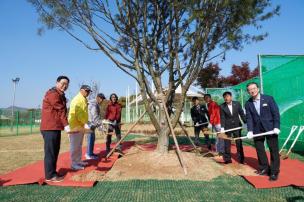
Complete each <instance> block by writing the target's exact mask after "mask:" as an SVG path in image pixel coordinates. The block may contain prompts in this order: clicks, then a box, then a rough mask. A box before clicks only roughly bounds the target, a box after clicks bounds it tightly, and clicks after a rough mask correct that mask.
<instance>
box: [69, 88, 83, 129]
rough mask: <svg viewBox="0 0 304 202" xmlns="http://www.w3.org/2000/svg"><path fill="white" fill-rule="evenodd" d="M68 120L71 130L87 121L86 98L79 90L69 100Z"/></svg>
mask: <svg viewBox="0 0 304 202" xmlns="http://www.w3.org/2000/svg"><path fill="white" fill-rule="evenodd" d="M68 120H69V124H70V129H71V130H73V129H75V128H79V127H81V128H83V127H84V124H86V123H88V100H87V98H85V97H84V96H83V95H82V94H81V93H80V92H79V93H78V94H77V95H76V96H75V97H74V98H73V100H72V101H71V104H70V111H69V118H68Z"/></svg>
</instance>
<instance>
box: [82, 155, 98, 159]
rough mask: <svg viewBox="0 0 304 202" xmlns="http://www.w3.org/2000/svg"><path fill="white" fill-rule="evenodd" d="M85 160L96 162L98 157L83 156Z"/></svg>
mask: <svg viewBox="0 0 304 202" xmlns="http://www.w3.org/2000/svg"><path fill="white" fill-rule="evenodd" d="M85 158H86V159H87V160H91V159H93V160H97V159H98V157H97V156H89V155H87V154H86V155H85Z"/></svg>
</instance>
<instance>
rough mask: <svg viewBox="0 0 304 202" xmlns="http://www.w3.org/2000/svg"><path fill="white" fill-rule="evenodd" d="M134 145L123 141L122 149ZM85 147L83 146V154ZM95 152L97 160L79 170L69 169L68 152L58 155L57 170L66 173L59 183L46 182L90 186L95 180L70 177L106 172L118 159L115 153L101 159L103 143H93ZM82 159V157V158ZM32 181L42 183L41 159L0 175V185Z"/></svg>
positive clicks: (103, 148) (42, 167)
mask: <svg viewBox="0 0 304 202" xmlns="http://www.w3.org/2000/svg"><path fill="white" fill-rule="evenodd" d="M133 145H134V142H124V143H123V150H124V151H126V150H127V149H129V148H130V147H131V146H133ZM85 150H86V147H84V148H83V152H82V153H83V155H84V154H85ZM95 153H97V154H99V160H89V161H88V162H89V166H87V167H86V168H85V169H84V170H81V171H73V170H71V169H70V165H71V162H70V153H69V152H66V153H63V154H60V155H59V158H58V162H57V171H58V172H59V173H60V174H61V175H63V174H66V176H65V178H64V181H63V182H59V183H49V182H48V183H47V184H49V185H56V186H75V187H92V186H93V185H94V183H95V181H87V182H80V181H73V180H72V179H71V178H72V176H73V175H79V174H82V173H88V172H90V171H92V170H95V171H100V172H103V173H104V172H107V171H109V170H110V169H111V168H112V166H113V164H114V162H115V161H116V160H117V159H118V155H117V154H113V155H112V156H111V157H110V158H109V159H107V161H105V159H104V158H102V160H101V161H100V159H101V156H104V153H105V144H97V145H95ZM83 159H84V158H83ZM32 183H39V184H43V183H44V165H43V161H38V162H36V163H33V164H30V165H27V166H25V167H23V168H19V169H17V170H15V171H13V172H10V173H7V174H5V175H2V176H0V186H11V185H20V184H32Z"/></svg>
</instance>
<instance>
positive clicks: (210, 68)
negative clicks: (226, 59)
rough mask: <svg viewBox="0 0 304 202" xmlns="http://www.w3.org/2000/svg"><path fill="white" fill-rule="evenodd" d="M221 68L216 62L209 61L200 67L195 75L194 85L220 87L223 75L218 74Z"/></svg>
mask: <svg viewBox="0 0 304 202" xmlns="http://www.w3.org/2000/svg"><path fill="white" fill-rule="evenodd" d="M220 71H221V68H220V67H219V65H218V63H216V64H213V63H209V64H207V66H206V67H205V68H202V69H201V70H200V71H199V73H198V76H197V79H196V85H200V86H201V87H202V88H220V87H222V82H223V77H221V76H220Z"/></svg>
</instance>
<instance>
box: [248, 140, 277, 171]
mask: <svg viewBox="0 0 304 202" xmlns="http://www.w3.org/2000/svg"><path fill="white" fill-rule="evenodd" d="M265 138H266V142H267V145H268V147H269V151H270V166H269V163H268V159H267V155H266V152H265V145H264V142H265ZM254 144H255V148H256V151H257V155H258V161H259V170H260V171H261V170H265V169H267V170H269V169H270V174H278V173H279V172H280V155H279V141H278V136H277V135H266V136H263V137H259V138H255V139H254Z"/></svg>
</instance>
